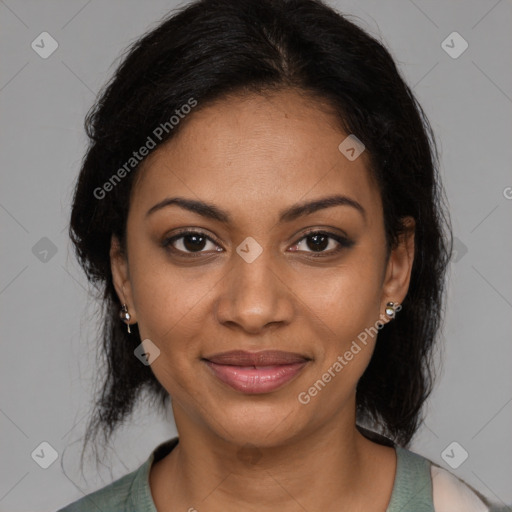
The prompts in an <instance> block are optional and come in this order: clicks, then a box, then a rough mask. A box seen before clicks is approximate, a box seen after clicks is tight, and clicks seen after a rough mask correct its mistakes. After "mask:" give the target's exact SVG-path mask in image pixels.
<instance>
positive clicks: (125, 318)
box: [119, 304, 132, 334]
mask: <svg viewBox="0 0 512 512" xmlns="http://www.w3.org/2000/svg"><path fill="white" fill-rule="evenodd" d="M131 317H132V315H130V313H128V306H127V305H126V304H123V305H122V306H121V312H120V313H119V318H121V320H122V321H123V322H124V323H125V324H126V326H127V327H128V334H131V331H130V319H131Z"/></svg>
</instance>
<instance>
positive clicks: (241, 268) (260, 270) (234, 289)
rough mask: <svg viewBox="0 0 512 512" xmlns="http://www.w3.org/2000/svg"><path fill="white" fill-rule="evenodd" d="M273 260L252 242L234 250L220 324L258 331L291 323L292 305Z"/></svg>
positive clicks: (265, 251)
mask: <svg viewBox="0 0 512 512" xmlns="http://www.w3.org/2000/svg"><path fill="white" fill-rule="evenodd" d="M273 257H274V255H273V254H272V250H271V249H269V248H266V249H263V247H261V246H260V245H259V244H257V242H255V240H254V239H252V240H247V239H246V240H245V241H244V242H242V243H241V244H240V245H239V246H238V247H237V251H236V253H235V252H234V253H233V256H232V260H233V261H232V263H231V265H232V268H231V271H230V272H229V273H228V274H227V275H226V282H225V286H224V287H223V292H222V296H221V297H220V301H219V304H218V311H217V315H218V319H219V321H221V322H223V323H226V322H228V323H236V324H238V325H239V326H240V327H242V328H243V329H245V330H247V331H258V330H259V329H261V328H263V327H265V325H267V324H269V323H276V322H288V321H289V320H290V315H291V311H292V308H291V304H290V302H289V297H288V294H287V293H286V287H284V285H283V283H282V280H281V279H279V278H278V277H277V274H278V272H279V265H276V262H275V261H273Z"/></svg>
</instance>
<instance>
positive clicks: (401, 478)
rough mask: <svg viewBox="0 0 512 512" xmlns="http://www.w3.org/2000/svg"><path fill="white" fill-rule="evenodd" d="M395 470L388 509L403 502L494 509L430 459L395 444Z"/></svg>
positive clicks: (433, 509) (443, 509)
mask: <svg viewBox="0 0 512 512" xmlns="http://www.w3.org/2000/svg"><path fill="white" fill-rule="evenodd" d="M395 449H396V453H397V473H396V478H395V488H394V492H393V499H392V502H391V505H392V506H390V507H389V508H388V512H393V511H394V510H401V509H402V508H403V505H404V503H407V504H414V507H415V510H421V511H429V512H459V511H460V512H497V511H499V510H507V511H508V512H512V510H510V509H507V508H505V509H500V508H499V507H497V506H496V505H493V504H492V503H490V502H489V501H488V500H487V499H486V498H485V497H484V496H482V495H481V494H480V493H479V492H478V491H477V490H475V489H473V488H472V487H471V486H470V485H468V484H467V483H465V482H464V481H463V480H461V479H460V478H458V477H456V476H455V475H454V474H452V473H450V472H449V471H447V470H446V469H443V468H441V467H440V466H439V465H438V464H436V463H434V462H432V461H431V460H429V459H427V458H426V457H423V456H422V455H419V454H417V453H414V452H412V451H410V450H408V449H406V448H402V447H400V446H396V447H395Z"/></svg>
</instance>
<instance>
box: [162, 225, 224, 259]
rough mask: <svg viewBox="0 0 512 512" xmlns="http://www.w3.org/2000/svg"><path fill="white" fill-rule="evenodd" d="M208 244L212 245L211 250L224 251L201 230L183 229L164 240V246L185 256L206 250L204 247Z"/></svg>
mask: <svg viewBox="0 0 512 512" xmlns="http://www.w3.org/2000/svg"><path fill="white" fill-rule="evenodd" d="M208 244H210V245H211V247H210V248H209V250H212V249H213V250H214V251H222V249H220V248H219V246H218V245H217V244H216V243H215V242H214V240H212V239H211V238H210V237H209V236H207V235H206V234H205V233H202V232H201V231H191V230H183V231H180V232H179V233H178V234H176V235H173V236H171V237H169V238H166V239H165V240H163V242H162V246H163V247H165V248H167V249H169V250H171V251H173V252H177V253H182V254H183V255H185V256H191V255H193V254H194V253H199V254H200V253H203V252H206V251H205V250H204V249H205V248H207V247H208ZM207 250H208V249H207Z"/></svg>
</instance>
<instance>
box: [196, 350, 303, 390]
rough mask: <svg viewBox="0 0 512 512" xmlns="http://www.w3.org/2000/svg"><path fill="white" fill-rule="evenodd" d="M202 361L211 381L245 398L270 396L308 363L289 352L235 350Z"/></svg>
mask: <svg viewBox="0 0 512 512" xmlns="http://www.w3.org/2000/svg"><path fill="white" fill-rule="evenodd" d="M203 361H204V362H205V363H206V364H207V365H208V367H209V368H210V369H211V370H212V372H213V374H214V375H215V377H217V378H218V379H219V380H220V381H222V382H224V383H225V384H227V385H229V386H231V387H232V388H233V389H235V390H237V391H240V392H242V393H246V394H258V393H270V392H272V391H275V390H276V389H278V388H280V387H282V386H284V385H285V384H287V383H288V382H290V381H291V380H292V379H293V378H294V377H295V376H296V375H297V374H298V373H299V372H300V371H301V370H302V369H303V368H304V366H306V364H307V363H308V361H309V359H308V358H306V357H304V356H302V355H300V354H295V353H293V352H283V351H279V350H266V351H262V352H245V351H243V350H235V351H231V352H223V353H221V354H215V355H213V356H209V357H207V358H203Z"/></svg>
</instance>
